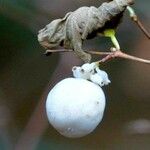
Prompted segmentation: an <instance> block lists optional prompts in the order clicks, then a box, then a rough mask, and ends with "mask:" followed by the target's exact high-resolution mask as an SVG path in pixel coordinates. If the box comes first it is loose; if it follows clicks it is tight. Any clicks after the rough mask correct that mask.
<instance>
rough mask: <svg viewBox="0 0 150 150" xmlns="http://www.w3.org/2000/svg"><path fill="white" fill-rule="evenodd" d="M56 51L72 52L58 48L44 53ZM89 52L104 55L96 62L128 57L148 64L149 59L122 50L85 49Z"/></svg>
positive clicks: (149, 62)
mask: <svg viewBox="0 0 150 150" xmlns="http://www.w3.org/2000/svg"><path fill="white" fill-rule="evenodd" d="M57 52H73V50H70V49H69V50H67V49H60V50H46V52H45V53H44V54H46V55H47V54H48V53H57ZM85 52H87V53H89V54H92V55H103V56H106V57H104V58H103V59H101V60H99V61H97V62H98V63H104V62H106V61H108V60H111V59H113V58H124V59H128V60H133V61H136V62H141V63H145V64H150V60H147V59H143V58H139V57H135V56H132V55H129V54H126V53H123V52H122V51H114V52H98V51H85Z"/></svg>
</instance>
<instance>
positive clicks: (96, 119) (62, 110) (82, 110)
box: [46, 78, 105, 138]
mask: <svg viewBox="0 0 150 150" xmlns="http://www.w3.org/2000/svg"><path fill="white" fill-rule="evenodd" d="M104 109H105V95H104V93H103V90H102V88H101V87H100V86H98V85H97V84H94V83H92V82H90V81H88V80H85V79H81V78H66V79H64V80H62V81H60V82H59V83H57V84H56V85H55V86H54V88H53V89H52V90H51V91H50V92H49V94H48V97H47V101H46V113H47V117H48V120H49V122H50V123H51V125H52V126H53V127H54V128H55V129H56V130H57V131H58V132H59V133H60V134H62V135H64V136H66V137H70V138H77V137H82V136H85V135H87V134H89V133H91V132H92V131H93V130H94V129H95V128H96V127H97V125H98V124H99V123H100V122H101V120H102V118H103V114H104Z"/></svg>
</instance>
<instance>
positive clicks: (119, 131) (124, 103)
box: [0, 0, 150, 150]
mask: <svg viewBox="0 0 150 150" xmlns="http://www.w3.org/2000/svg"><path fill="white" fill-rule="evenodd" d="M100 3H102V1H96V0H94V1H91V0H87V1H83V0H82V1H81V0H70V1H69V0H60V1H59V0H51V1H49V0H44V1H42V0H36V1H35V0H32V1H31V0H11V1H10V0H1V1H0V29H1V33H0V106H4V107H0V116H2V117H0V149H2V150H5V149H11V148H12V147H13V146H14V145H15V144H16V142H17V140H18V139H19V137H20V135H21V133H22V131H23V129H24V128H25V126H26V124H27V122H28V120H29V118H30V116H31V115H32V113H33V112H34V109H35V107H36V105H37V103H38V101H39V100H40V98H41V96H42V94H43V92H44V91H45V88H46V86H47V84H48V82H49V81H50V79H51V77H52V74H53V72H54V70H55V68H56V67H57V64H58V61H59V55H58V54H54V55H52V56H50V57H45V56H44V55H43V52H44V50H43V48H42V47H40V45H39V43H38V42H37V31H38V30H39V29H40V28H42V27H43V26H45V24H47V23H48V22H49V21H51V20H52V18H58V17H62V16H64V14H65V13H66V12H67V11H71V10H75V9H76V8H78V7H80V6H83V5H87V6H90V5H95V6H98V5H99V4H100ZM149 4H150V2H149V1H147V0H143V1H140V0H137V1H136V5H135V6H134V7H135V8H136V10H137V13H138V15H139V16H140V17H141V20H142V21H143V22H144V24H145V25H146V27H150V26H149V23H150V22H149V17H150V16H149ZM128 18H129V17H128V15H127V14H126V15H125V18H124V19H125V20H124V22H123V23H122V24H121V25H120V28H119V29H118V38H119V41H120V43H121V46H122V47H123V49H125V50H127V52H128V53H132V54H134V55H137V56H141V57H147V58H150V52H149V41H147V39H146V38H145V37H144V35H143V34H142V33H141V31H140V30H139V29H138V28H136V27H135V25H134V23H132V22H131V21H130V20H129V19H128ZM110 45H111V43H110V41H109V40H108V39H107V38H102V37H101V38H96V39H93V40H91V41H86V42H85V44H84V48H85V49H86V48H87V49H92V48H93V49H108V47H110ZM95 59H98V57H95ZM68 63H69V62H68ZM74 65H76V64H74ZM61 66H62V68H63V67H65V66H64V64H62V65H61ZM102 68H103V69H105V70H107V71H108V73H109V75H110V78H111V81H112V84H111V85H110V86H109V87H106V88H105V89H104V90H105V93H106V96H107V107H106V112H105V116H104V119H103V122H102V124H101V125H100V126H98V128H97V129H96V131H94V133H93V134H91V135H89V136H87V137H84V138H81V139H66V138H64V137H62V136H60V135H58V133H57V132H56V131H55V130H54V129H53V128H52V127H51V126H49V129H48V130H46V132H45V134H44V135H43V137H42V139H41V141H40V142H39V144H38V146H37V150H43V149H44V150H47V149H52V150H57V149H65V150H67V149H68V150H69V149H72V150H74V149H78V150H80V149H81V150H84V149H85V150H88V149H89V150H90V149H94V150H99V149H102V150H105V149H106V150H113V149H114V150H117V149H118V150H120V149H121V150H126V149H129V150H134V149H136V150H141V149H144V150H148V149H149V147H150V134H149V133H144V134H141V135H140V134H134V135H132V134H130V133H128V132H125V131H124V128H126V124H127V123H128V122H130V121H132V120H137V119H139V118H145V119H147V120H150V117H149V116H150V107H149V106H150V93H149V90H150V77H149V74H150V68H149V66H146V65H143V64H136V63H134V62H128V61H124V60H116V61H112V62H111V63H107V64H104V65H103V66H102ZM58 76H61V77H62V78H63V76H65V69H64V72H62V73H61V74H60V75H58ZM56 77H57V76H56ZM43 109H44V108H43ZM3 118H5V119H3ZM37 122H38V120H37ZM43 132H44V131H43Z"/></svg>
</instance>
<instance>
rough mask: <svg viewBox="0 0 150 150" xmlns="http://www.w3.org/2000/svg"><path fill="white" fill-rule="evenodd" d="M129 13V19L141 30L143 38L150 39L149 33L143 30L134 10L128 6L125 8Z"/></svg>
mask: <svg viewBox="0 0 150 150" xmlns="http://www.w3.org/2000/svg"><path fill="white" fill-rule="evenodd" d="M127 10H128V11H129V15H130V18H131V19H132V20H133V21H134V22H135V23H136V24H137V26H138V27H139V28H140V29H141V31H142V32H143V33H144V34H145V36H146V37H147V38H148V39H150V33H149V32H148V31H147V30H146V29H145V27H144V25H143V24H142V22H141V21H140V20H139V18H138V16H137V15H136V13H135V11H134V9H133V8H132V7H130V6H128V7H127Z"/></svg>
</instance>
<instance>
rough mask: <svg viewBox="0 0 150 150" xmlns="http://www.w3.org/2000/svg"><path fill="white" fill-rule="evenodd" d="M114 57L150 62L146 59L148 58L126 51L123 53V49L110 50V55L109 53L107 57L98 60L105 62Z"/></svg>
mask: <svg viewBox="0 0 150 150" xmlns="http://www.w3.org/2000/svg"><path fill="white" fill-rule="evenodd" d="M113 58H124V59H128V60H133V61H137V62H141V63H145V64H150V60H146V59H142V58H139V57H135V56H132V55H128V54H126V53H123V52H122V51H115V52H110V54H109V55H107V56H106V57H104V58H103V59H101V60H100V61H97V62H98V63H103V62H106V61H108V60H111V59H113Z"/></svg>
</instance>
